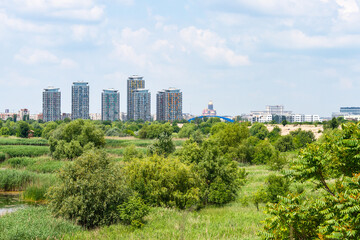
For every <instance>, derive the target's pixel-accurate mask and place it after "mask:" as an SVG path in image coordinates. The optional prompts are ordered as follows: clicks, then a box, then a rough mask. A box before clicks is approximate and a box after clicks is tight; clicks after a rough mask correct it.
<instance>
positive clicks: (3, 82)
mask: <svg viewBox="0 0 360 240" xmlns="http://www.w3.org/2000/svg"><path fill="white" fill-rule="evenodd" d="M39 84H40V81H39V80H37V79H34V78H29V77H23V76H20V75H19V74H18V73H10V74H8V75H7V76H6V79H0V86H8V87H32V86H34V85H35V86H36V85H39Z"/></svg>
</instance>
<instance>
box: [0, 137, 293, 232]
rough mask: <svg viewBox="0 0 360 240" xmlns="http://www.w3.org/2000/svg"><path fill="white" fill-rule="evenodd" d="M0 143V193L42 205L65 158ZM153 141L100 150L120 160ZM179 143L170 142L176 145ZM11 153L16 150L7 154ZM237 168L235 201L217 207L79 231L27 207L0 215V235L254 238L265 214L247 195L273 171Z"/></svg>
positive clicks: (113, 143) (116, 143)
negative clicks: (240, 178)
mask: <svg viewBox="0 0 360 240" xmlns="http://www.w3.org/2000/svg"><path fill="white" fill-rule="evenodd" d="M7 140H8V139H7ZM27 140H28V139H23V140H22V141H24V142H26V141H27ZM12 141H13V140H12ZM1 142H2V139H1V138H0V152H4V153H6V154H7V159H6V160H5V161H3V162H2V163H1V165H0V168H1V170H0V191H10V190H11V191H23V192H22V194H21V198H22V199H24V200H27V201H33V202H34V201H35V202H40V203H44V202H43V201H44V200H45V193H46V191H47V189H48V188H49V187H50V186H51V185H53V184H56V174H55V173H56V172H57V171H58V170H59V169H60V168H61V167H62V166H63V165H64V164H71V162H67V161H56V160H53V159H52V158H51V157H49V156H48V150H45V148H47V149H48V147H46V146H39V145H36V144H37V142H33V141H31V139H30V141H29V142H26V144H24V145H16V144H15V145H10V144H8V142H7V144H6V145H1ZM14 142H16V141H14ZM153 142H154V140H138V139H131V140H130V139H106V147H105V151H106V152H108V153H110V156H112V157H113V160H114V161H115V160H117V161H121V159H122V156H123V153H124V148H125V147H127V146H130V145H135V146H136V148H137V149H140V150H141V151H142V152H143V153H145V152H146V150H147V147H148V146H150V145H151V144H152V143H153ZM183 142H184V140H175V144H176V145H177V146H178V147H179V146H181V144H182V143H183ZM25 149H26V150H25ZM15 152H18V154H9V153H15ZM20 153H22V154H20ZM289 157H292V155H291V156H290V155H289ZM243 168H245V169H246V171H247V173H248V176H247V179H246V183H245V185H244V186H243V187H242V188H241V190H240V192H239V194H238V198H237V200H236V201H234V202H232V203H230V204H227V205H224V206H222V207H218V206H207V207H205V208H203V209H200V210H199V211H181V210H176V209H170V208H152V209H151V211H150V214H149V215H148V216H146V217H145V221H146V223H145V225H144V227H143V228H140V229H136V228H133V227H131V226H125V225H122V224H115V225H111V226H105V227H101V228H96V229H94V230H85V229H82V228H81V227H79V226H77V225H75V224H74V223H72V222H69V221H65V220H63V219H58V218H54V217H53V216H52V215H51V214H50V212H49V210H48V209H47V207H46V205H44V206H33V205H30V206H28V207H26V208H24V209H20V210H18V211H16V212H15V213H11V214H7V215H6V216H3V217H0V232H2V233H3V234H1V236H0V239H35V238H36V239H55V238H57V239H59V238H63V239H260V237H259V236H258V233H259V231H261V229H262V221H263V220H264V219H265V218H266V214H265V213H264V205H263V204H262V205H260V208H259V210H257V208H256V207H255V205H254V204H253V203H252V200H251V196H252V195H253V193H254V192H256V191H257V190H258V189H259V188H260V187H262V186H263V185H264V183H265V179H266V178H267V176H269V175H270V174H272V173H274V172H273V171H271V170H269V168H268V166H265V165H258V166H243ZM30 219H31V221H30Z"/></svg>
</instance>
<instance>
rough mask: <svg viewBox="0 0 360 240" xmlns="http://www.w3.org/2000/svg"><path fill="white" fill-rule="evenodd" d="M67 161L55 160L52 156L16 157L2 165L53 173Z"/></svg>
mask: <svg viewBox="0 0 360 240" xmlns="http://www.w3.org/2000/svg"><path fill="white" fill-rule="evenodd" d="M64 164H65V162H63V161H57V160H53V159H52V158H50V157H36V158H30V157H15V158H10V159H8V160H6V161H5V162H3V163H2V166H6V167H11V168H16V169H26V170H30V171H33V172H37V173H53V172H56V171H58V170H59V169H60V168H61V167H62V166H63V165H64Z"/></svg>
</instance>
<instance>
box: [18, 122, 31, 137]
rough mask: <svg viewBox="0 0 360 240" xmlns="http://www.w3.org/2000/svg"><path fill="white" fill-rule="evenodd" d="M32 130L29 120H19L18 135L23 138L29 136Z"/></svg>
mask: <svg viewBox="0 0 360 240" xmlns="http://www.w3.org/2000/svg"><path fill="white" fill-rule="evenodd" d="M29 131H30V125H29V124H28V123H27V122H24V121H21V122H18V126H17V130H16V136H18V137H21V138H27V137H28V135H29Z"/></svg>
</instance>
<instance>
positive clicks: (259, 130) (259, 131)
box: [250, 123, 269, 140]
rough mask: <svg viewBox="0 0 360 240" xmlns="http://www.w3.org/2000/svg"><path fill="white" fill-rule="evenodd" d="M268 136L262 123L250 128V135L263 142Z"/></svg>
mask: <svg viewBox="0 0 360 240" xmlns="http://www.w3.org/2000/svg"><path fill="white" fill-rule="evenodd" d="M268 134H269V130H268V129H267V128H266V126H265V125H264V124H262V123H254V124H253V125H252V126H251V128H250V135H251V136H255V137H257V138H259V139H261V140H264V139H265V138H266V137H267V135H268Z"/></svg>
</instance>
